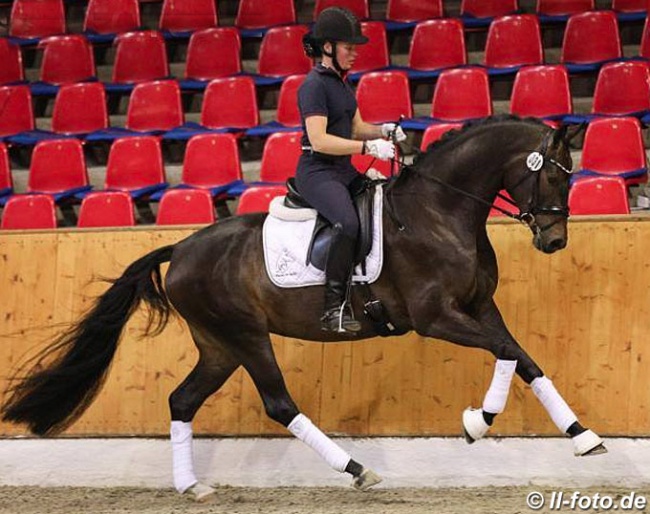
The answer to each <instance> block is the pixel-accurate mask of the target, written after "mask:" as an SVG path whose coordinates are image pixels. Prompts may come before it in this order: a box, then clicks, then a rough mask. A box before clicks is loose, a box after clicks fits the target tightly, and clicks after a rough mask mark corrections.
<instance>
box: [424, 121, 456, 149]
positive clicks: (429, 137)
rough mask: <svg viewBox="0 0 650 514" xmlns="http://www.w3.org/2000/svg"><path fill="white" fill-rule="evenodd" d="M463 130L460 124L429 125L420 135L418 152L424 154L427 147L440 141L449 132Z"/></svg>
mask: <svg viewBox="0 0 650 514" xmlns="http://www.w3.org/2000/svg"><path fill="white" fill-rule="evenodd" d="M461 128H463V125H462V123H434V124H433V125H429V126H428V127H427V128H426V130H425V131H424V134H423V135H422V142H421V143H420V150H422V151H423V152H425V151H426V150H427V148H429V145H432V144H433V143H435V142H436V141H438V140H440V138H441V137H442V136H444V135H445V134H446V133H447V132H449V131H450V130H458V129H461Z"/></svg>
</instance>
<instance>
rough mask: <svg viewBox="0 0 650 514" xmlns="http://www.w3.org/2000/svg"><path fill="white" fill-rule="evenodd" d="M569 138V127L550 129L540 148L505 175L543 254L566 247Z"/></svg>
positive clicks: (512, 194) (535, 149)
mask: <svg viewBox="0 0 650 514" xmlns="http://www.w3.org/2000/svg"><path fill="white" fill-rule="evenodd" d="M572 137H573V136H572ZM570 139H571V138H569V137H567V127H566V126H563V127H562V128H560V129H558V130H554V129H549V131H547V132H546V133H545V135H544V137H543V139H542V141H541V142H540V144H539V145H538V146H537V148H531V153H530V154H529V155H528V158H527V159H526V162H525V163H518V164H517V165H516V169H515V170H514V171H513V172H512V173H509V174H506V176H505V187H506V190H507V191H508V193H509V194H510V195H511V196H512V198H513V199H514V200H515V202H516V203H517V206H518V207H519V209H520V210H521V213H522V214H521V217H522V220H523V221H524V222H525V223H526V224H527V225H528V226H529V227H530V229H531V231H532V232H533V244H534V245H535V247H536V248H537V249H538V250H541V251H542V252H544V253H553V252H556V251H557V250H561V249H562V248H564V247H565V246H566V244H567V238H568V235H567V219H568V217H569V207H568V197H569V179H570V175H571V170H572V167H573V162H572V160H571V154H570V152H569V141H570Z"/></svg>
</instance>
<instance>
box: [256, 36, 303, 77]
mask: <svg viewBox="0 0 650 514" xmlns="http://www.w3.org/2000/svg"><path fill="white" fill-rule="evenodd" d="M306 33H307V27H305V26H304V25H290V26H287V27H274V28H272V29H269V30H268V32H267V33H266V34H265V35H264V38H263V39H262V47H261V48H260V59H259V63H258V66H259V69H258V71H259V73H260V75H267V76H271V77H282V76H285V75H295V74H298V73H309V71H310V70H311V68H312V61H311V59H310V58H309V57H307V56H306V55H305V51H304V49H303V47H302V37H303V36H304V35H305V34H306Z"/></svg>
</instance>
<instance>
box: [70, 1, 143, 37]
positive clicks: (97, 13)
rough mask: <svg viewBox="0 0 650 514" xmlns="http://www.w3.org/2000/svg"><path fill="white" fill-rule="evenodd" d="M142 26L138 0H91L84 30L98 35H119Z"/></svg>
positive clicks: (87, 9)
mask: <svg viewBox="0 0 650 514" xmlns="http://www.w3.org/2000/svg"><path fill="white" fill-rule="evenodd" d="M141 25H142V23H141V21H140V4H139V2H138V0H90V1H89V2H88V7H87V8H86V16H85V18H84V26H83V30H84V32H86V31H88V32H94V33H96V34H119V33H121V32H129V31H130V30H135V29H137V28H139V27H140V26H141Z"/></svg>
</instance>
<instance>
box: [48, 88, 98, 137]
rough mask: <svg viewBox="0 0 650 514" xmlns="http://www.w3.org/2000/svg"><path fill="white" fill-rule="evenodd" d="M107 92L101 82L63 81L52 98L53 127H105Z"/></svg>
mask: <svg viewBox="0 0 650 514" xmlns="http://www.w3.org/2000/svg"><path fill="white" fill-rule="evenodd" d="M108 124H109V123H108V110H107V108H106V93H105V91H104V84H102V83H101V82H80V83H79V84H65V85H63V86H61V87H60V88H59V92H58V93H57V95H56V100H55V101H54V112H53V114H52V131H54V132H56V133H58V134H87V133H89V132H93V131H95V130H101V129H105V128H107V127H108Z"/></svg>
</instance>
